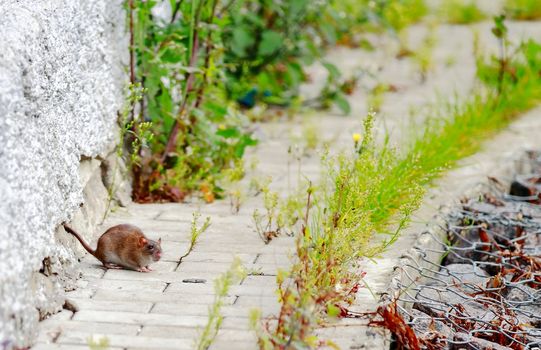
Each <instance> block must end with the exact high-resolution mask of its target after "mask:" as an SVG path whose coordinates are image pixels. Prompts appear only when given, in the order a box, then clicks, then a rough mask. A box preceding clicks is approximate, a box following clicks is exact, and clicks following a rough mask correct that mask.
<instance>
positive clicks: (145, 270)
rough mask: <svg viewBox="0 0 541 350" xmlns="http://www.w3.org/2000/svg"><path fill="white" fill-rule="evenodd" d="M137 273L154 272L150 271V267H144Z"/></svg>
mask: <svg viewBox="0 0 541 350" xmlns="http://www.w3.org/2000/svg"><path fill="white" fill-rule="evenodd" d="M137 271H139V272H150V271H152V270H150V269H149V268H148V267H146V266H143V267H140V268H138V269H137Z"/></svg>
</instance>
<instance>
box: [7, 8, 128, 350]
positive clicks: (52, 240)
mask: <svg viewBox="0 0 541 350" xmlns="http://www.w3.org/2000/svg"><path fill="white" fill-rule="evenodd" d="M0 13H2V20H1V21H0V344H3V343H5V344H6V348H7V349H9V348H11V347H14V346H19V347H22V346H27V345H29V344H30V343H31V342H32V341H33V339H34V338H35V336H36V335H37V322H38V320H39V319H40V318H44V317H46V315H48V314H50V313H52V312H56V311H58V310H59V309H60V308H61V306H62V304H63V302H64V289H73V288H75V286H76V285H75V283H74V277H76V276H78V265H77V264H75V263H74V256H73V251H72V249H71V248H70V247H72V246H74V244H73V239H72V238H71V237H67V235H66V234H65V233H64V232H63V230H57V227H58V225H59V224H60V223H62V222H63V221H66V220H67V219H69V218H73V219H74V225H75V226H77V228H79V229H81V230H83V231H84V232H85V234H88V233H92V231H93V230H91V228H93V227H94V226H95V225H96V224H97V223H99V222H101V221H102V219H103V216H104V214H105V209H106V201H105V200H106V199H107V196H108V194H107V191H106V189H105V187H104V185H103V181H102V176H101V169H100V167H101V163H102V162H101V159H104V158H106V157H107V155H108V154H109V153H110V152H111V151H112V149H113V148H114V142H115V141H116V135H117V132H116V126H115V125H116V119H117V110H118V109H119V108H120V107H121V105H122V103H123V89H124V87H125V86H124V85H125V82H126V73H125V69H124V66H125V62H126V54H127V40H126V33H125V11H124V8H123V1H122V0H20V1H13V0H8V1H1V2H0ZM83 203H84V204H83ZM81 204H83V206H82V207H80V205H81ZM87 237H88V236H87ZM79 253H80V251H79Z"/></svg>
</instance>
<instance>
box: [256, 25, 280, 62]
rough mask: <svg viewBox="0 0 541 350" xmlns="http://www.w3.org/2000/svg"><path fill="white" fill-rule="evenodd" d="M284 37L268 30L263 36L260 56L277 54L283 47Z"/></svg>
mask: <svg viewBox="0 0 541 350" xmlns="http://www.w3.org/2000/svg"><path fill="white" fill-rule="evenodd" d="M282 41H283V40H282V36H281V35H280V34H279V33H277V32H275V31H273V30H266V31H264V32H263V35H262V36H261V42H260V43H259V50H258V54H259V55H260V56H269V55H272V54H273V53H275V52H276V51H277V50H278V49H279V48H280V47H281V46H282Z"/></svg>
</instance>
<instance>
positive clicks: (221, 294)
mask: <svg viewBox="0 0 541 350" xmlns="http://www.w3.org/2000/svg"><path fill="white" fill-rule="evenodd" d="M245 277H246V269H245V268H244V267H243V266H242V262H241V261H240V259H239V258H238V257H235V259H234V260H233V262H232V263H231V266H230V268H229V270H227V272H225V273H224V274H222V275H221V276H220V277H218V278H217V279H216V280H214V293H215V296H214V303H213V304H212V305H211V306H210V307H209V314H208V321H207V324H206V325H205V327H204V328H203V329H202V330H201V334H200V335H199V338H198V339H197V340H196V343H195V348H196V349H197V350H206V349H208V348H209V347H210V345H211V344H212V342H213V341H214V338H216V335H217V334H218V331H219V329H220V326H221V324H222V321H223V316H222V314H221V309H222V306H223V305H224V304H225V302H224V299H225V298H226V297H227V296H228V292H229V288H230V287H231V285H233V284H235V283H238V282H239V281H241V280H242V279H244V278H245Z"/></svg>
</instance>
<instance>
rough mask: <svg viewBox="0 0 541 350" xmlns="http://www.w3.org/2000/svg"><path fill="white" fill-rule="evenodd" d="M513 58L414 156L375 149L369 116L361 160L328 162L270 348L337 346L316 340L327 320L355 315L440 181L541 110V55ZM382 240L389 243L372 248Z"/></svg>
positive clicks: (438, 122)
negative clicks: (356, 302) (374, 274)
mask: <svg viewBox="0 0 541 350" xmlns="http://www.w3.org/2000/svg"><path fill="white" fill-rule="evenodd" d="M495 24H496V26H495V30H494V33H495V35H496V36H499V37H504V34H503V33H502V31H503V29H502V28H503V27H502V26H503V22H502V20H501V19H499V20H498V19H497V20H496V22H495ZM510 57H512V59H511V58H510ZM510 57H509V58H508V60H507V61H506V64H505V67H504V68H505V69H504V70H503V73H501V74H502V75H503V78H501V79H500V78H499V74H489V73H488V72H492V73H494V72H496V73H497V72H500V71H501V68H502V66H501V58H498V57H496V58H492V59H491V60H490V61H488V63H487V62H486V61H482V60H480V61H479V67H478V69H479V72H480V73H479V74H480V76H481V77H483V78H484V79H485V81H486V82H487V84H486V87H487V88H486V90H485V91H482V92H479V93H477V94H474V96H473V97H471V98H469V99H467V100H466V101H463V102H461V103H449V104H447V105H445V106H444V107H443V108H442V109H441V110H439V111H434V113H438V114H437V115H438V116H445V117H446V118H442V117H440V118H436V116H435V118H434V119H429V122H428V125H427V127H426V128H425V129H424V130H422V131H421V132H419V133H418V134H417V135H416V136H415V137H414V139H413V140H412V142H411V144H410V145H409V148H408V150H407V152H405V154H403V155H399V154H397V152H396V151H395V150H393V149H392V148H391V147H390V146H389V142H388V139H386V141H385V142H383V144H376V143H374V134H373V127H372V125H373V118H374V117H373V116H372V115H369V116H368V118H367V119H366V120H365V131H364V133H363V137H362V142H361V141H360V137H356V138H355V140H356V142H355V150H356V153H355V154H356V155H355V157H353V158H352V157H346V156H345V155H341V156H339V157H337V158H328V159H327V160H326V162H327V164H328V169H329V175H330V179H331V183H330V186H328V185H327V186H326V185H322V186H321V187H320V190H319V191H314V189H313V188H310V189H309V190H308V195H307V201H306V204H305V217H304V220H303V222H304V225H303V227H302V229H301V231H300V232H299V234H298V236H297V246H296V253H297V256H296V261H295V262H294V264H293V266H292V268H291V269H290V270H289V271H287V272H281V273H280V274H279V275H278V277H277V284H278V293H279V300H280V301H281V310H280V313H279V315H278V319H277V322H276V323H271V322H269V320H264V321H263V326H262V327H261V328H259V329H257V330H256V331H257V334H258V339H259V344H260V348H262V349H271V348H280V349H285V348H290V347H291V348H305V347H308V348H318V347H324V346H328V345H329V344H327V343H326V342H325V341H324V340H319V339H317V337H315V336H314V335H313V333H312V331H313V329H314V328H315V327H316V326H317V325H318V324H320V323H321V322H323V320H324V319H325V318H326V317H329V316H336V315H338V316H344V315H346V314H347V310H346V307H347V305H348V303H349V302H351V301H352V298H353V297H354V294H355V291H356V290H357V289H358V288H359V286H360V284H361V279H362V274H361V273H360V272H359V266H357V261H358V259H359V258H361V257H374V256H376V255H377V254H379V253H380V252H382V251H383V250H385V249H387V248H388V247H389V246H390V245H391V244H392V243H393V242H394V241H395V240H396V239H397V238H398V237H399V235H400V232H401V230H402V229H403V228H404V227H405V226H406V225H407V224H408V222H409V219H410V217H411V214H412V212H413V211H414V210H416V209H417V208H418V207H419V206H420V204H421V199H422V196H423V195H424V193H425V189H426V186H427V185H429V184H430V183H431V182H432V180H434V179H435V178H436V177H438V176H439V175H440V174H442V173H443V172H444V171H445V170H446V169H449V168H450V167H452V166H453V165H455V164H456V162H457V161H458V160H460V159H462V158H464V157H466V156H469V155H471V154H473V153H474V152H475V151H476V150H478V149H479V147H480V146H481V144H482V142H483V140H485V139H487V138H488V137H490V136H491V135H493V134H494V133H495V132H497V131H498V130H500V129H501V128H502V127H504V126H506V125H507V124H508V123H509V122H510V121H511V120H513V118H515V117H516V116H517V115H518V114H519V113H520V112H523V111H525V110H527V109H529V108H531V107H533V106H534V105H535V104H537V103H539V102H541V76H540V74H539V72H540V71H541V46H540V45H538V44H536V43H534V42H532V41H530V42H527V43H523V44H522V45H521V46H520V47H519V48H517V50H516V52H515V54H514V55H512V56H510ZM494 75H496V77H494ZM500 84H501V85H500ZM498 86H500V87H501V88H498ZM378 232H379V233H387V234H388V238H386V239H384V240H383V242H382V243H377V244H376V243H371V239H372V237H373V235H374V234H375V233H378Z"/></svg>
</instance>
